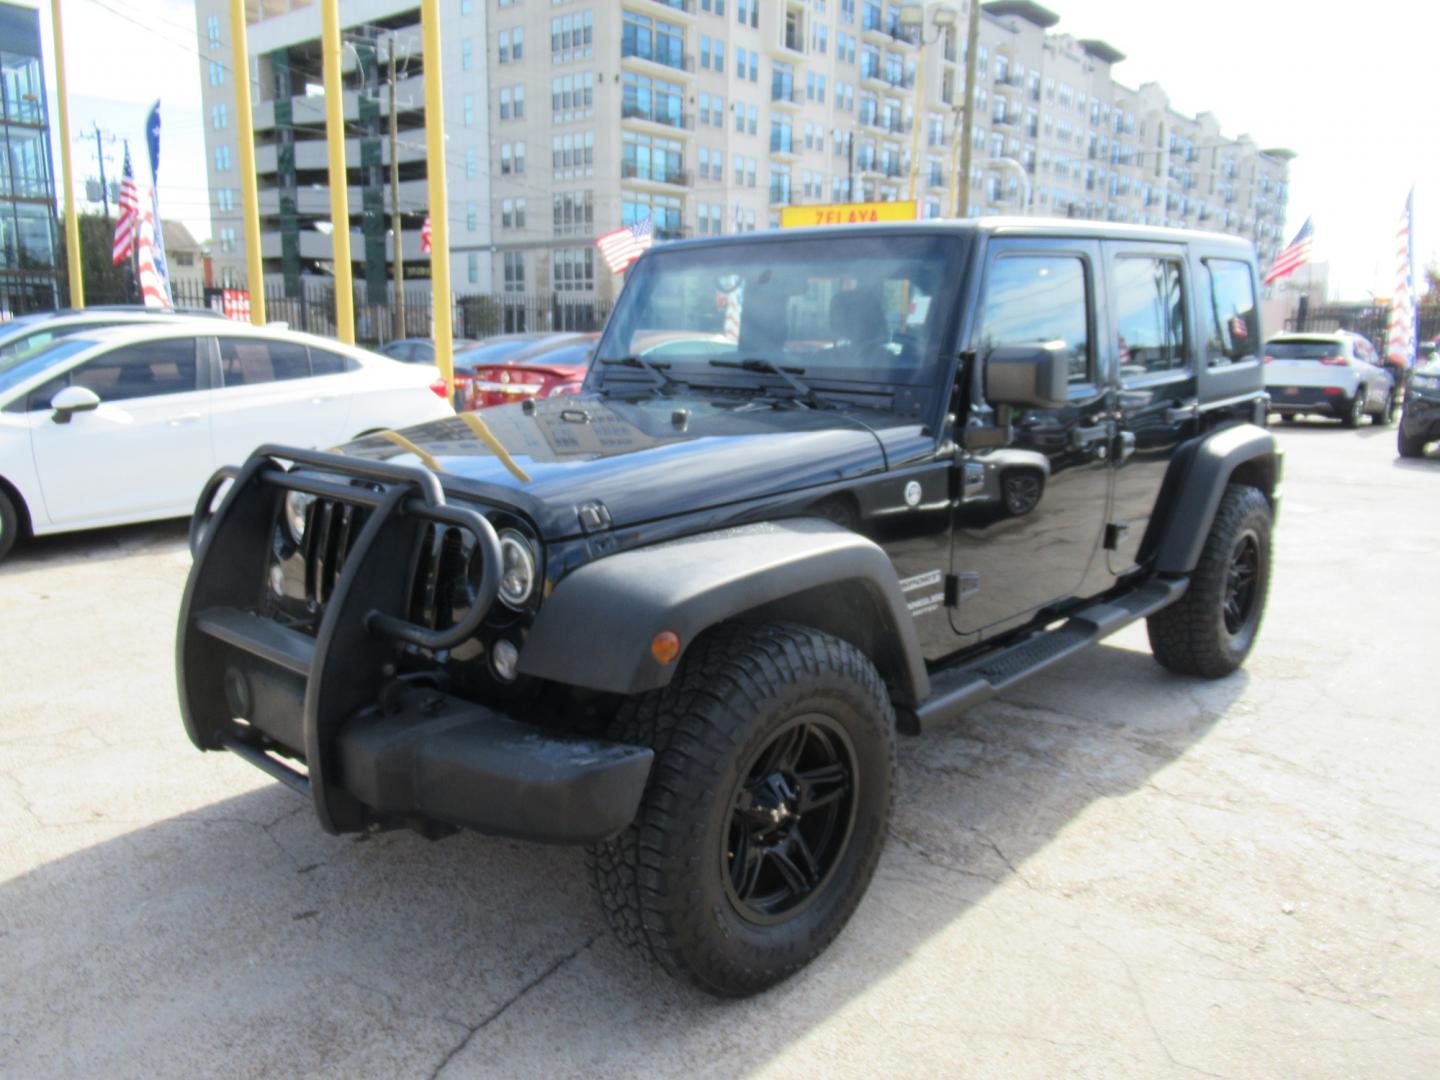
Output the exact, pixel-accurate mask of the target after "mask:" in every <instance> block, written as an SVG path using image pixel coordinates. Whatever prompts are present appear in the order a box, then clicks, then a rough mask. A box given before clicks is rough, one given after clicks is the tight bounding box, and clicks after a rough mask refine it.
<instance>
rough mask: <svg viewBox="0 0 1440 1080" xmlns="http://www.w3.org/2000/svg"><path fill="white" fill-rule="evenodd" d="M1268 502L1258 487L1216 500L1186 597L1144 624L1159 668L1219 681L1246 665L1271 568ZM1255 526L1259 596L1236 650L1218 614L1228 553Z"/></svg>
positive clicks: (1239, 488)
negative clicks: (1247, 630)
mask: <svg viewBox="0 0 1440 1080" xmlns="http://www.w3.org/2000/svg"><path fill="white" fill-rule="evenodd" d="M1273 517H1274V515H1273V513H1272V512H1271V509H1270V503H1269V502H1268V501H1267V500H1266V498H1265V496H1264V495H1263V494H1261V492H1260V490H1259V489H1258V488H1253V487H1250V486H1249V485H1246V484H1230V485H1228V486H1227V487H1226V488H1225V494H1224V495H1223V496H1222V497H1221V499H1220V506H1219V507H1218V508H1217V509H1216V511H1215V520H1214V521H1213V522H1211V525H1210V533H1209V535H1208V536H1207V537H1206V538H1205V547H1204V549H1203V550H1202V551H1201V553H1200V562H1199V564H1198V565H1197V566H1196V567H1195V572H1194V574H1192V575H1191V577H1190V587H1189V588H1188V589H1186V590H1185V595H1184V596H1182V597H1181V598H1180V599H1179V600H1178V601H1176V602H1175V603H1173V604H1171V605H1170V606H1169V607H1166V608H1162V609H1161V610H1160V611H1157V612H1156V613H1155V614H1154V615H1151V616H1150V617H1149V618H1148V619H1146V620H1145V629H1146V632H1147V634H1148V635H1149V637H1150V651H1151V653H1152V654H1153V655H1154V657H1155V659H1156V660H1158V661H1159V662H1160V665H1161V666H1162V667H1164V668H1166V669H1168V670H1170V671H1173V672H1175V673H1177V674H1180V675H1198V676H1201V677H1202V678H1206V679H1219V678H1223V677H1224V676H1226V675H1229V674H1230V673H1231V672H1233V671H1235V670H1236V669H1237V668H1239V667H1240V665H1241V664H1243V663H1244V662H1245V657H1246V656H1248V655H1249V653H1250V649H1251V648H1252V647H1253V645H1254V643H1255V638H1256V637H1257V636H1258V632H1259V626H1260V622H1261V621H1262V620H1263V618H1264V616H1265V601H1266V599H1267V598H1268V596H1269V592H1270V572H1271V566H1272V560H1271V543H1270V530H1271V523H1272V521H1273ZM1249 527H1254V529H1255V531H1256V533H1257V535H1258V537H1259V541H1260V547H1261V564H1262V570H1261V574H1260V583H1259V588H1260V595H1259V597H1257V599H1256V604H1257V608H1256V611H1255V614H1254V624H1253V630H1252V632H1250V633H1249V634H1248V636H1247V640H1245V641H1244V642H1243V644H1242V646H1241V647H1240V648H1236V647H1235V643H1234V642H1232V641H1231V639H1230V637H1229V635H1228V634H1227V633H1226V632H1225V630H1224V627H1223V625H1222V623H1221V617H1220V611H1221V607H1222V603H1223V597H1224V593H1225V587H1226V578H1227V574H1228V571H1229V568H1230V553H1231V551H1232V549H1233V548H1234V546H1235V542H1236V540H1237V539H1239V537H1240V535H1241V533H1243V532H1244V531H1245V529H1246V528H1249Z"/></svg>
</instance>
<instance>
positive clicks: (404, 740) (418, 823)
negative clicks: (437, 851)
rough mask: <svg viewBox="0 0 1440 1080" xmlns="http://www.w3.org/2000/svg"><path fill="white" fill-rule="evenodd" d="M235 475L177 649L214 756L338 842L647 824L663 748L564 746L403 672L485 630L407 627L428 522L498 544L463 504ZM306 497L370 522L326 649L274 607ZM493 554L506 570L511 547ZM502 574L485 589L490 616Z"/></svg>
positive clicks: (413, 489) (190, 716)
mask: <svg viewBox="0 0 1440 1080" xmlns="http://www.w3.org/2000/svg"><path fill="white" fill-rule="evenodd" d="M277 459H281V460H289V461H294V462H296V463H297V464H300V465H303V466H306V467H307V468H308V469H319V470H323V472H324V473H325V474H326V475H325V477H324V478H317V477H316V476H315V475H314V474H313V473H310V474H297V473H296V472H294V471H293V470H287V469H285V468H283V467H281V465H280V464H279V463H278V461H277ZM221 475H222V476H227V477H229V478H232V479H233V480H234V483H233V486H232V487H231V489H230V491H229V493H228V494H227V495H226V496H225V499H224V501H223V502H222V503H221V504H220V507H219V509H218V510H216V512H215V513H214V515H213V517H209V518H208V520H206V518H207V514H206V511H208V508H209V505H210V501H211V499H212V498H213V496H214V492H215V486H214V484H213V483H212V485H211V486H209V487H207V489H206V491H205V492H204V493H203V494H202V496H201V501H200V504H199V507H198V508H197V512H196V524H195V525H194V526H193V527H192V530H193V531H194V533H195V534H196V535H197V536H198V538H199V539H198V543H197V544H196V555H195V563H194V566H193V567H192V568H191V571H190V578H189V580H188V582H187V583H186V587H185V595H184V599H183V600H182V603H181V610H180V625H179V631H178V636H177V642H176V666H177V677H178V681H179V691H180V706H181V712H182V715H183V717H184V721H185V727H186V731H187V733H188V734H189V736H190V739H191V741H192V742H194V743H195V745H196V746H197V747H199V748H200V749H202V750H230V751H232V752H234V753H236V754H238V755H239V756H241V757H243V758H245V759H246V760H248V761H250V762H251V763H252V764H254V765H256V766H257V767H259V768H261V769H263V770H264V771H266V772H267V773H269V774H270V775H272V776H274V777H276V778H277V779H279V780H281V781H283V782H285V783H287V784H289V785H290V786H291V787H293V788H295V789H296V790H298V791H301V792H303V793H305V794H307V795H308V796H309V797H310V798H311V800H312V802H313V803H314V806H315V811H316V815H317V817H318V818H319V820H320V823H321V824H322V826H323V827H324V828H326V829H327V830H328V831H330V832H337V833H339V832H355V831H359V830H362V829H366V828H371V827H376V826H381V827H389V826H396V825H409V826H415V827H420V828H422V829H431V828H433V826H435V825H440V826H460V827H466V828H472V829H477V830H479V831H481V832H486V833H491V834H496V835H503V836H513V837H518V838H521V839H526V840H538V841H545V842H550V843H591V842H594V841H597V840H601V839H604V838H605V837H607V836H612V835H614V834H615V833H617V832H619V831H620V830H622V829H624V828H625V827H626V826H627V825H628V824H629V823H630V822H631V820H632V819H633V818H634V815H635V812H636V809H637V808H638V806H639V803H640V797H641V795H642V793H643V791H644V788H645V783H646V780H647V778H648V776H649V772H650V765H651V762H652V760H653V757H654V754H653V751H651V750H650V749H649V748H647V747H639V746H630V745H626V744H621V743H614V742H609V741H607V740H602V739H592V738H581V737H576V736H571V735H568V734H564V733H561V732H557V731H555V730H553V729H550V728H547V727H545V726H542V725H541V724H539V723H529V722H526V721H525V720H522V719H517V718H515V717H511V716H507V715H505V714H503V713H501V712H498V711H496V710H494V709H490V708H486V707H484V706H481V705H476V704H474V703H472V702H469V701H465V700H463V699H461V698H458V697H455V696H452V695H450V694H448V693H445V692H444V691H443V690H442V689H441V688H439V683H438V682H436V681H434V680H433V679H432V678H431V677H430V676H427V675H425V674H423V673H412V674H411V675H409V676H406V675H403V674H398V673H399V672H401V671H403V669H404V667H405V666H406V665H405V662H406V658H407V657H413V656H414V655H415V654H416V648H417V647H419V648H424V649H443V648H450V647H453V646H454V645H456V644H458V643H459V640H458V639H459V638H460V637H462V636H468V633H469V632H470V631H473V629H474V627H473V626H471V627H469V629H468V630H467V628H466V624H465V621H464V620H462V622H461V623H460V624H457V625H456V626H455V627H452V628H448V629H447V630H445V631H442V632H437V631H434V630H427V629H425V628H422V627H420V626H417V625H414V624H412V623H409V622H407V621H405V619H404V618H402V617H401V616H400V615H397V614H396V613H397V612H407V607H408V604H407V598H408V595H409V588H408V580H407V574H406V573H405V572H404V570H403V568H405V567H409V566H411V565H413V558H412V556H413V553H414V552H415V550H416V548H417V545H418V544H419V543H420V542H421V541H420V537H421V534H422V533H423V532H424V529H425V527H426V524H427V523H434V522H443V523H446V524H447V525H449V526H451V527H460V528H467V529H471V530H474V531H475V532H476V533H477V534H483V533H484V532H485V531H486V530H487V529H488V528H489V526H488V523H485V522H484V521H483V518H481V516H480V515H478V514H474V513H472V512H470V511H466V510H462V509H460V508H457V507H453V506H448V505H447V504H446V503H445V500H444V496H443V494H441V492H440V487H439V483H438V481H437V480H436V478H435V477H434V475H433V474H431V473H428V472H426V471H425V470H422V469H410V468H404V467H399V466H392V465H385V464H379V463H373V462H361V461H356V460H353V459H349V458H343V457H340V456H338V455H329V454H317V453H314V452H311V451H301V450H292V449H288V448H280V447H262V448H261V449H260V450H258V451H256V453H255V455H254V456H252V457H251V459H250V461H249V462H247V463H246V465H245V467H244V468H243V469H240V470H238V471H236V470H230V471H227V472H226V473H224V474H221ZM218 478H219V477H217V479H218ZM335 478H339V479H341V480H343V479H348V480H349V481H350V483H349V484H346V483H343V482H337V479H335ZM294 490H301V491H307V492H309V493H311V494H318V495H323V496H324V497H326V498H331V499H335V500H339V501H348V502H351V503H353V504H355V505H362V506H365V507H366V508H367V510H368V517H367V518H366V520H365V524H364V525H363V527H361V528H360V530H359V535H358V537H357V538H355V539H354V541H353V543H351V544H350V546H349V548H348V552H347V554H346V556H345V560H344V565H343V568H342V569H341V571H340V573H339V575H338V578H337V579H336V581H335V583H334V586H333V590H332V591H331V592H330V593H329V595H328V596H327V598H326V602H325V607H324V615H323V618H322V619H321V622H320V624H319V627H318V629H316V631H315V633H314V634H313V636H312V635H311V634H308V633H305V632H302V631H301V630H300V629H297V628H294V627H291V626H286V625H284V624H282V623H280V622H278V621H275V620H274V619H271V618H268V617H266V616H264V615H262V614H259V613H258V611H257V609H256V595H257V588H258V583H260V582H263V581H264V580H265V573H266V566H267V559H268V556H269V550H270V545H269V542H268V538H269V537H270V535H271V530H272V529H273V527H274V522H275V520H276V514H277V513H278V511H279V504H280V500H282V499H283V498H284V497H285V494H286V493H287V492H289V491H294ZM493 555H494V556H495V559H494V560H493V561H494V562H495V564H496V565H497V566H498V545H497V546H496V548H495V549H494V551H493ZM491 561H492V560H491V559H486V560H485V562H486V564H487V565H488V564H489V563H490V562H491ZM492 576H494V575H492V574H491V573H490V572H489V571H488V570H486V571H485V572H484V573H482V580H481V582H480V584H479V586H478V588H477V593H478V595H479V597H480V600H479V601H477V603H476V604H475V607H476V608H477V609H480V613H481V615H482V616H483V609H484V608H487V607H488V606H489V600H491V599H493V597H494V589H493V587H492V583H491V582H490V581H489V580H487V579H489V578H490V577H492ZM475 621H478V619H477V620H475ZM412 666H413V665H412ZM540 719H543V718H540Z"/></svg>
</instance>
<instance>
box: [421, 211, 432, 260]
mask: <svg viewBox="0 0 1440 1080" xmlns="http://www.w3.org/2000/svg"><path fill="white" fill-rule="evenodd" d="M420 254H421V255H429V254H430V215H429V214H426V215H425V224H424V225H421V226H420Z"/></svg>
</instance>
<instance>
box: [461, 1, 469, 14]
mask: <svg viewBox="0 0 1440 1080" xmlns="http://www.w3.org/2000/svg"><path fill="white" fill-rule="evenodd" d="M460 14H461V15H469V14H470V0H460Z"/></svg>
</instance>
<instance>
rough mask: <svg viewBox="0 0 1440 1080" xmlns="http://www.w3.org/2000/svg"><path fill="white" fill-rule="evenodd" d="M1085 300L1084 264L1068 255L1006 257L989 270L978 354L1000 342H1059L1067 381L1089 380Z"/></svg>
mask: <svg viewBox="0 0 1440 1080" xmlns="http://www.w3.org/2000/svg"><path fill="white" fill-rule="evenodd" d="M1089 314H1090V300H1089V288H1088V285H1087V283H1086V280H1085V263H1084V261H1083V260H1081V259H1080V258H1078V257H1076V256H1069V255H1008V256H1005V257H1002V258H1000V259H998V260H996V262H995V264H994V266H992V267H991V268H990V282H989V285H988V287H987V289H986V295H985V310H984V312H983V313H982V315H981V317H980V334H981V338H980V354H981V356H988V355H989V353H990V351H991V350H992V349H995V348H997V347H999V346H1001V345H1035V344H1046V343H1049V342H1054V341H1062V342H1064V343H1065V345H1066V346H1067V347H1068V348H1069V350H1070V382H1071V383H1083V382H1087V381H1089V380H1090V378H1091V370H1092V369H1091V364H1090V318H1089Z"/></svg>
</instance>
